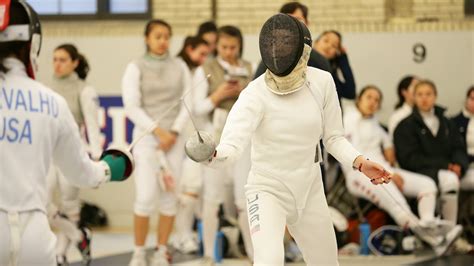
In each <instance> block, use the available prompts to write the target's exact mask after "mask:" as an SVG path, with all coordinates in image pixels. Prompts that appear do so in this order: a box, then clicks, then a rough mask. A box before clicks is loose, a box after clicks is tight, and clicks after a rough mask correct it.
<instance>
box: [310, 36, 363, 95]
mask: <svg viewBox="0 0 474 266" xmlns="http://www.w3.org/2000/svg"><path fill="white" fill-rule="evenodd" d="M313 49H315V50H316V51H317V52H318V53H320V54H321V55H323V56H324V57H325V58H326V59H327V60H328V61H329V64H330V66H331V71H330V72H331V74H332V77H333V79H334V82H335V83H336V89H337V94H338V96H339V100H340V99H341V98H346V99H350V100H353V99H355V96H356V86H355V81H354V75H353V74H352V69H351V66H350V64H349V59H348V57H347V53H346V49H345V48H344V47H343V46H342V35H341V34H340V33H339V32H337V31H335V30H327V31H324V32H323V33H321V35H319V37H318V38H317V39H316V40H315V41H314V43H313ZM339 72H341V74H342V78H343V79H342V80H341V79H340V78H339Z"/></svg>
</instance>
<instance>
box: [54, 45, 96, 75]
mask: <svg viewBox="0 0 474 266" xmlns="http://www.w3.org/2000/svg"><path fill="white" fill-rule="evenodd" d="M54 50H55V51H57V50H64V51H66V53H68V54H69V57H71V60H72V61H76V60H77V61H78V62H79V63H78V64H77V67H76V68H75V69H74V71H75V72H76V73H77V75H78V76H79V78H80V79H82V80H85V79H86V77H87V74H88V73H89V70H90V67H89V63H88V62H87V59H86V58H85V57H84V56H83V55H82V54H80V53H79V51H78V50H77V48H76V46H74V45H73V44H70V43H65V44H61V45H59V46H58V47H56V49H54Z"/></svg>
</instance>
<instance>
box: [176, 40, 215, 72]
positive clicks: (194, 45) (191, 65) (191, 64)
mask: <svg viewBox="0 0 474 266" xmlns="http://www.w3.org/2000/svg"><path fill="white" fill-rule="evenodd" d="M199 45H206V46H209V44H208V43H207V42H206V41H205V40H204V39H203V38H201V37H199V36H188V37H186V39H184V43H183V48H181V51H180V52H179V53H178V56H180V57H181V58H183V60H184V62H185V63H186V65H187V66H188V68H190V69H193V68H195V67H197V66H198V65H197V64H196V63H195V62H193V60H191V58H190V57H189V55H188V54H187V53H186V48H188V47H191V48H193V49H196V48H197V47H198V46H199Z"/></svg>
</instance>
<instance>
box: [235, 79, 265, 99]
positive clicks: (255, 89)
mask: <svg viewBox="0 0 474 266" xmlns="http://www.w3.org/2000/svg"><path fill="white" fill-rule="evenodd" d="M265 86H267V85H266V83H265V79H264V75H261V76H260V77H258V78H256V79H254V80H252V81H251V82H249V84H248V85H247V87H246V88H245V89H244V90H243V91H242V92H241V93H240V94H241V95H246V96H247V95H251V96H253V97H256V98H260V97H264V93H265V91H266V90H264V88H265Z"/></svg>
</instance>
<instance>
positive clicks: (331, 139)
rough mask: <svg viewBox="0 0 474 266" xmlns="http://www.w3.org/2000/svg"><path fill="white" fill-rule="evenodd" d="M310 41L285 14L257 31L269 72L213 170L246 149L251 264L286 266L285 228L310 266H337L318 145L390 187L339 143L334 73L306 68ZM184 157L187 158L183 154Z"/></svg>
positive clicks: (231, 124)
mask: <svg viewBox="0 0 474 266" xmlns="http://www.w3.org/2000/svg"><path fill="white" fill-rule="evenodd" d="M310 51H311V35H310V33H309V31H308V29H307V28H306V27H305V26H304V25H303V24H302V23H301V22H299V21H298V20H296V19H294V18H293V17H291V16H288V15H285V14H277V15H275V16H273V17H271V18H270V19H269V20H267V22H265V24H264V25H263V28H262V30H261V32H260V53H261V55H262V61H263V62H264V63H265V65H266V66H267V68H268V70H267V72H266V73H265V74H263V75H261V76H260V77H258V78H257V79H255V80H254V81H253V82H251V83H250V84H249V85H248V86H247V88H245V89H244V90H243V91H242V92H241V94H240V96H239V98H238V100H237V102H236V103H235V105H234V106H233V108H232V110H231V111H230V113H229V116H228V118H227V121H226V124H225V127H224V130H223V133H222V137H221V139H220V143H219V145H218V146H217V147H216V150H215V152H214V154H213V155H212V156H211V158H210V159H208V160H206V161H204V162H203V163H204V164H208V165H209V166H210V167H222V166H224V165H226V164H228V163H232V162H234V161H235V160H237V159H238V158H239V157H240V155H241V154H242V152H243V151H244V148H245V147H246V146H247V145H248V144H249V142H250V143H251V150H252V151H251V161H252V162H251V164H252V166H251V170H250V173H249V177H248V181H247V185H246V188H245V189H246V197H247V209H248V219H249V225H250V233H251V237H252V243H253V248H254V265H283V264H284V248H283V238H284V233H285V226H287V227H288V229H289V231H290V233H291V235H292V236H293V237H294V239H295V240H296V243H297V244H298V246H299V248H300V250H301V252H302V254H303V257H304V260H305V263H306V264H308V265H338V262H337V246H336V238H335V233H334V229H333V225H332V223H331V219H330V216H329V210H328V206H327V202H326V198H325V195H324V190H323V185H322V180H321V172H320V166H319V163H320V162H321V153H320V150H321V148H320V147H319V142H320V139H322V140H323V143H324V146H325V148H326V149H327V150H328V151H329V152H330V153H331V154H332V155H333V156H334V157H335V158H336V159H337V160H338V161H339V162H340V163H341V164H343V165H345V166H349V167H355V168H356V169H358V170H359V171H361V172H363V173H364V174H365V175H367V176H368V177H369V178H370V179H371V180H372V183H373V184H382V183H387V182H389V181H390V176H391V175H390V174H389V173H388V172H387V171H385V170H384V168H383V167H382V166H380V165H379V164H377V163H375V162H371V161H369V160H366V159H365V158H364V157H363V156H361V155H360V153H359V152H357V151H356V150H355V149H354V148H353V147H352V145H351V144H350V143H349V142H348V141H347V140H346V139H345V138H344V129H343V127H342V118H341V109H340V106H339V102H338V97H337V93H336V88H335V85H334V81H333V79H332V77H331V74H330V73H328V72H325V71H322V70H318V69H316V68H312V67H307V66H306V65H307V60H308V59H309V54H310ZM188 154H189V153H188Z"/></svg>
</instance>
